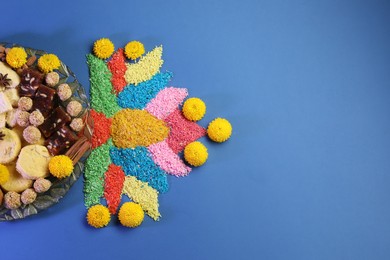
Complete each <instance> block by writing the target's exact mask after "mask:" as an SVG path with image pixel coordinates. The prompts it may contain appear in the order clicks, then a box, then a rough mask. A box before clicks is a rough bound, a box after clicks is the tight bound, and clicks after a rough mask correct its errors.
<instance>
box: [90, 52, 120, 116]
mask: <svg viewBox="0 0 390 260" xmlns="http://www.w3.org/2000/svg"><path fill="white" fill-rule="evenodd" d="M87 63H88V66H89V74H90V82H91V89H90V94H91V106H92V108H93V109H95V110H96V111H97V112H102V113H104V114H105V115H106V116H107V117H112V116H113V115H114V114H115V113H116V112H118V111H119V110H120V109H121V108H120V106H119V105H118V103H117V98H116V95H115V94H114V93H113V92H112V85H111V76H112V74H111V72H110V70H109V69H108V67H107V64H106V63H105V62H104V61H103V60H101V59H99V58H97V57H95V56H93V55H92V54H88V55H87Z"/></svg>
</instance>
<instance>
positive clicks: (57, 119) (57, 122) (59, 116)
mask: <svg viewBox="0 0 390 260" xmlns="http://www.w3.org/2000/svg"><path fill="white" fill-rule="evenodd" d="M71 119H72V118H71V117H70V116H69V115H68V114H67V113H66V112H65V110H64V109H63V108H62V107H57V108H56V109H54V111H53V113H52V114H51V115H50V116H49V117H48V118H47V119H46V120H45V121H44V122H43V124H42V125H40V126H39V130H41V132H42V134H43V135H44V136H45V137H46V138H47V137H49V136H50V135H51V134H52V133H54V132H55V131H56V130H58V129H60V128H61V127H62V126H64V125H65V124H67V123H69V122H70V120H71Z"/></svg>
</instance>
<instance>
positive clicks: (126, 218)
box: [118, 202, 145, 228]
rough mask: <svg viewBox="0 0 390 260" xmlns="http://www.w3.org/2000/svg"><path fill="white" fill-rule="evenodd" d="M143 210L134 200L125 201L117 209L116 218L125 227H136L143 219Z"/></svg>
mask: <svg viewBox="0 0 390 260" xmlns="http://www.w3.org/2000/svg"><path fill="white" fill-rule="evenodd" d="M144 215H145V214H144V211H143V210H142V208H141V206H140V205H139V204H137V203H134V202H126V203H124V204H123V205H122V207H121V208H120V210H119V213H118V218H119V221H120V222H121V224H122V225H123V226H125V227H132V228H135V227H138V226H139V225H141V223H142V221H143V220H144Z"/></svg>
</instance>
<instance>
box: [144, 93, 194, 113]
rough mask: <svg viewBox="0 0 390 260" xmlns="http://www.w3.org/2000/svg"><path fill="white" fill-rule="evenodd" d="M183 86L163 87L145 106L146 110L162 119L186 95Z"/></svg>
mask: <svg viewBox="0 0 390 260" xmlns="http://www.w3.org/2000/svg"><path fill="white" fill-rule="evenodd" d="M187 95H188V92H187V89H185V88H173V87H169V88H165V89H163V90H161V91H160V92H159V93H158V94H157V96H156V97H155V98H153V99H152V100H151V101H150V102H149V104H148V105H147V106H146V110H147V111H149V113H151V114H152V115H154V116H155V117H157V118H160V119H164V118H166V117H167V116H168V115H169V114H171V113H172V112H173V111H174V110H175V109H176V108H177V107H178V106H179V105H180V104H181V103H182V102H183V100H184V99H185V98H186V97H187Z"/></svg>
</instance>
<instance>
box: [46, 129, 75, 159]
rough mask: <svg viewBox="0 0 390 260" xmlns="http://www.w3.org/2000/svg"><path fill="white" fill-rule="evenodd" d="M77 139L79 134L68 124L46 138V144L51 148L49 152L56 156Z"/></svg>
mask: <svg viewBox="0 0 390 260" xmlns="http://www.w3.org/2000/svg"><path fill="white" fill-rule="evenodd" d="M77 139H78V137H77V135H76V134H75V133H74V132H73V131H72V130H70V129H69V128H68V127H67V126H63V127H61V128H60V129H58V130H57V131H55V132H54V133H53V134H52V135H51V136H50V137H49V138H48V139H46V141H45V146H46V147H47V149H48V150H49V153H50V154H51V155H53V156H55V155H58V154H61V153H64V152H65V150H66V149H69V148H70V147H71V146H72V145H73V144H74V143H75V142H76V141H77Z"/></svg>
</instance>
